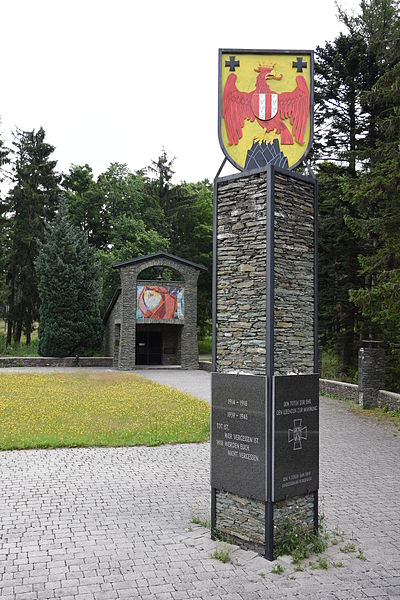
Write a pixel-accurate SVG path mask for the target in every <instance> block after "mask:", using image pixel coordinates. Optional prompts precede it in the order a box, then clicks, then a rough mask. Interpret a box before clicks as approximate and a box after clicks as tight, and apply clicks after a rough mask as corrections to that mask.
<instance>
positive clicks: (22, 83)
mask: <svg viewBox="0 0 400 600" xmlns="http://www.w3.org/2000/svg"><path fill="white" fill-rule="evenodd" d="M340 4H341V6H343V7H345V8H346V9H348V10H357V8H358V5H359V1H358V0H343V1H342V2H340ZM336 13H337V9H336V7H335V2H334V0H301V1H299V0H285V2H279V1H271V0H264V1H262V2H259V1H258V0H253V2H246V1H239V0H229V1H228V2H218V0H214V2H209V1H208V0H207V1H206V2H197V3H195V2H190V0H186V1H181V0H168V1H161V0H152V1H148V2H146V0H140V1H137V2H136V1H134V0H113V1H111V0H108V1H107V2H106V1H103V0H34V1H32V0H7V1H6V2H2V6H1V22H0V40H1V41H0V43H1V48H2V53H1V54H2V66H1V96H0V118H1V121H2V123H1V131H2V133H3V136H4V137H5V139H6V142H7V143H10V141H11V131H12V130H13V129H14V128H15V127H16V126H18V127H20V128H22V129H26V130H31V129H37V128H38V127H40V126H43V127H44V129H45V130H46V133H47V140H48V142H50V143H51V144H53V145H54V146H55V147H56V151H55V158H56V159H57V160H58V169H59V170H60V171H66V170H68V168H69V166H70V164H71V163H74V164H84V163H88V164H89V165H90V166H91V167H92V168H93V170H94V172H95V174H96V175H97V174H99V173H100V172H102V171H104V170H105V169H106V168H107V167H108V165H109V164H110V163H111V162H116V161H118V162H123V163H127V164H128V166H129V168H130V169H131V170H136V169H139V168H141V167H144V166H146V165H147V164H149V162H150V160H151V159H152V158H156V157H157V156H158V155H159V154H160V151H161V148H162V147H163V146H164V147H165V148H166V150H167V152H168V153H169V154H170V155H171V156H172V155H173V156H176V161H175V171H176V176H175V181H176V182H178V181H181V180H186V181H196V180H200V179H204V178H206V177H207V178H209V179H212V178H213V177H214V175H215V173H216V171H217V170H218V168H219V166H220V164H221V162H222V160H223V158H224V156H223V154H222V150H221V149H220V147H219V143H218V135H217V97H218V48H220V47H221V48H238V49H239V48H262V49H268V48H273V49H315V47H316V46H317V45H323V44H324V43H325V41H326V40H332V39H333V38H334V37H335V36H337V35H338V34H339V32H340V31H341V30H344V29H343V26H342V25H341V24H340V23H339V22H338V20H337V17H336ZM232 169H233V167H232ZM226 172H231V171H230V170H229V169H228V170H227V171H226Z"/></svg>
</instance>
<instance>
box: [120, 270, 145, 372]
mask: <svg viewBox="0 0 400 600" xmlns="http://www.w3.org/2000/svg"><path fill="white" fill-rule="evenodd" d="M141 268H142V267H141ZM120 275H121V285H122V290H121V300H122V306H121V316H122V326H121V339H120V344H119V365H118V368H119V369H121V370H122V371H131V370H132V369H134V368H135V366H136V280H137V275H138V273H137V267H135V266H126V267H124V268H123V269H120Z"/></svg>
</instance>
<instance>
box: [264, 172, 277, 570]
mask: <svg viewBox="0 0 400 600" xmlns="http://www.w3.org/2000/svg"><path fill="white" fill-rule="evenodd" d="M274 180H275V167H274V166H272V165H271V166H269V167H268V168H267V202H266V242H267V244H266V245H267V256H266V284H267V289H266V326H267V328H266V329H267V330H266V339H265V342H266V343H265V353H266V357H265V358H266V360H265V363H266V373H265V374H266V376H267V398H266V410H265V418H266V424H265V432H266V435H267V440H266V449H267V460H266V466H267V473H266V483H267V489H266V499H267V501H266V503H265V558H266V559H267V560H274V503H273V501H272V485H273V465H274V457H273V446H274V445H273V440H272V433H273V410H272V402H273V400H272V395H273V382H274V329H275V327H274V293H275V281H274V261H275V257H274V241H275V239H274V238H275V227H274V215H275V181H274Z"/></svg>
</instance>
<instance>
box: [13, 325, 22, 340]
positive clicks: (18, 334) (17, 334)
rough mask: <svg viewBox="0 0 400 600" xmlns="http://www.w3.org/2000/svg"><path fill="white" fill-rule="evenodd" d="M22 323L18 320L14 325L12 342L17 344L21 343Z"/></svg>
mask: <svg viewBox="0 0 400 600" xmlns="http://www.w3.org/2000/svg"><path fill="white" fill-rule="evenodd" d="M21 335H22V323H21V322H20V321H18V322H17V323H15V326H14V344H15V345H16V346H19V345H20V343H21Z"/></svg>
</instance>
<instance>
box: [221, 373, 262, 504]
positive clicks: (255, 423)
mask: <svg viewBox="0 0 400 600" xmlns="http://www.w3.org/2000/svg"><path fill="white" fill-rule="evenodd" d="M266 381H267V378H266V377H263V376H258V375H257V376H256V375H225V374H223V373H213V374H212V379H211V387H212V418H211V485H212V487H214V488H217V489H220V490H225V491H227V492H231V493H233V494H238V495H239V496H244V497H247V498H248V497H250V498H254V499H255V500H261V501H262V502H264V501H265V499H266V496H265V461H266V456H265V452H266V448H265V416H266V414H265V411H266Z"/></svg>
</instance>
